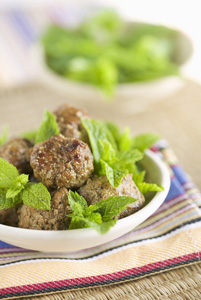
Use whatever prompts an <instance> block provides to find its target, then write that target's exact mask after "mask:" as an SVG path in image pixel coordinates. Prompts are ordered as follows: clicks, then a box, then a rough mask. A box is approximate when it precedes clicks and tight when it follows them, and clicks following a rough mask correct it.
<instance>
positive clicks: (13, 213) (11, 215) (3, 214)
mask: <svg viewBox="0 0 201 300" xmlns="http://www.w3.org/2000/svg"><path fill="white" fill-rule="evenodd" d="M17 222H18V218H17V208H16V207H11V208H8V209H2V210H0V224H5V225H9V226H14V227H15V226H17Z"/></svg>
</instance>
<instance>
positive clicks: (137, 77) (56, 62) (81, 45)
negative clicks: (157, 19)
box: [42, 11, 179, 97]
mask: <svg viewBox="0 0 201 300" xmlns="http://www.w3.org/2000/svg"><path fill="white" fill-rule="evenodd" d="M177 37H178V32H177V31H175V30H172V29H170V28H167V27H165V26H158V25H151V24H140V23H139V24H138V23H133V24H132V23H126V22H124V21H123V20H121V18H120V17H119V16H118V15H117V14H116V13H115V12H114V11H101V12H99V13H98V14H96V15H93V16H92V17H91V18H90V19H87V20H85V21H84V22H82V23H81V24H80V25H79V26H78V27H76V28H63V27H59V26H57V25H51V26H50V27H49V28H48V30H47V31H46V33H45V34H44V36H43V37H42V44H43V47H44V53H45V59H46V63H47V65H48V67H49V68H50V69H52V70H53V71H54V72H56V73H57V74H59V75H60V76H62V77H65V78H66V79H70V80H74V81H79V82H82V83H88V84H91V85H93V86H95V87H97V88H99V89H100V90H101V91H102V92H104V94H105V96H107V97H112V96H113V95H114V92H115V88H116V86H117V85H118V84H119V83H120V84H121V83H132V82H142V81H150V80H154V79H158V78H161V77H165V76H168V75H178V74H179V66H178V64H177V63H176V62H175V61H174V53H175V50H176V49H175V47H176V39H177Z"/></svg>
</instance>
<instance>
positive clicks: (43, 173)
mask: <svg viewBox="0 0 201 300" xmlns="http://www.w3.org/2000/svg"><path fill="white" fill-rule="evenodd" d="M30 163H31V166H32V168H33V172H34V176H35V177H36V179H38V180H39V181H40V182H42V183H43V184H44V185H45V186H46V187H49V188H56V187H63V186H64V187H66V188H74V187H80V186H81V185H83V184H84V183H85V182H86V180H87V179H88V178H89V176H90V175H91V174H92V172H93V155H92V153H91V150H90V149H89V146H88V145H87V144H86V143H84V142H83V141H81V140H78V139H74V138H66V137H64V136H62V135H55V136H52V137H51V138H49V139H48V140H46V141H44V142H43V143H38V144H37V145H35V146H34V148H33V151H32V153H31V158H30Z"/></svg>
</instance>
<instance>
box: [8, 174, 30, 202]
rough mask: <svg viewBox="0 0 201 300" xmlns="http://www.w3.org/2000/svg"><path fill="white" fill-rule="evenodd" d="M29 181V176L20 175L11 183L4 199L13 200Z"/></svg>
mask: <svg viewBox="0 0 201 300" xmlns="http://www.w3.org/2000/svg"><path fill="white" fill-rule="evenodd" d="M28 181H29V175H26V174H21V175H20V176H18V177H17V178H16V179H15V180H14V181H13V183H12V185H11V187H10V188H9V189H8V190H7V192H6V198H14V197H15V196H17V195H18V194H19V193H20V192H21V191H22V190H23V189H24V185H25V184H26V183H27V182H28Z"/></svg>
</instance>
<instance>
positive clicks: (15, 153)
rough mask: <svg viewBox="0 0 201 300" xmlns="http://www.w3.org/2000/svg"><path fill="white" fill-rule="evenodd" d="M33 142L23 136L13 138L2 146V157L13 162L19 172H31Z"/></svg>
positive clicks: (0, 150)
mask: <svg viewBox="0 0 201 300" xmlns="http://www.w3.org/2000/svg"><path fill="white" fill-rule="evenodd" d="M31 147H32V143H31V142H30V141H28V140H26V139H23V138H20V137H18V138H13V139H10V140H9V141H7V142H6V143H4V144H3V145H2V146H1V147H0V157H2V158H3V159H5V160H7V161H8V162H9V163H11V164H13V165H14V166H15V167H16V168H17V169H18V171H19V173H26V174H30V173H31V172H32V169H31V166H30V163H29V158H30V153H29V151H30V148H31Z"/></svg>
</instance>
